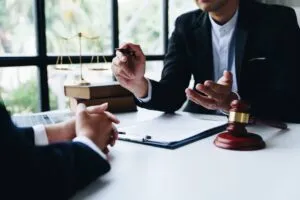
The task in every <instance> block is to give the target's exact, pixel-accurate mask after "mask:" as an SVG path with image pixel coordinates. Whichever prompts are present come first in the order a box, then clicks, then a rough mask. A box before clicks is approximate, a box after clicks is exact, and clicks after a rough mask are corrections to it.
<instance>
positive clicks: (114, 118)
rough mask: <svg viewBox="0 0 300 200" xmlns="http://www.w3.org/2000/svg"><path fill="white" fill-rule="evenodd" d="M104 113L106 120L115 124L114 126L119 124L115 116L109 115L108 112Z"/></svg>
mask: <svg viewBox="0 0 300 200" xmlns="http://www.w3.org/2000/svg"><path fill="white" fill-rule="evenodd" d="M104 113H105V114H106V116H107V118H108V119H109V120H110V121H111V122H113V123H115V124H119V123H120V120H119V119H118V118H117V117H116V116H115V115H113V114H112V113H110V112H108V111H105V112H104Z"/></svg>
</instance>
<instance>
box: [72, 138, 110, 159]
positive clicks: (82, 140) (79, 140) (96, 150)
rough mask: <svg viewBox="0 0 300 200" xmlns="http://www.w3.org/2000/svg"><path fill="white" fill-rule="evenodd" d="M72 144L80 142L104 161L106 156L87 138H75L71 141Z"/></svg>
mask: <svg viewBox="0 0 300 200" xmlns="http://www.w3.org/2000/svg"><path fill="white" fill-rule="evenodd" d="M73 141H74V142H81V143H83V144H85V145H87V146H88V147H90V148H91V149H93V150H94V151H95V152H96V153H98V154H99V155H100V156H101V157H102V158H104V159H106V155H105V154H104V153H103V152H102V151H101V150H100V149H99V148H98V147H97V145H96V144H95V143H94V142H93V141H92V140H90V139H89V138H88V137H85V136H77V137H76V138H74V139H73Z"/></svg>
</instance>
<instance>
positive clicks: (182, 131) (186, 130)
mask: <svg viewBox="0 0 300 200" xmlns="http://www.w3.org/2000/svg"><path fill="white" fill-rule="evenodd" d="M227 122H228V121H213V120H203V119H197V118H194V117H191V116H189V115H183V114H163V115H161V116H159V117H156V118H155V119H152V120H148V121H143V122H139V123H138V124H135V125H131V126H126V127H119V128H118V131H119V132H125V134H119V137H120V138H121V139H129V140H130V139H131V140H137V141H143V140H149V141H153V142H160V143H171V142H178V141H182V140H184V139H187V138H190V137H192V136H195V135H198V134H200V133H202V132H204V131H207V130H210V129H212V128H215V127H219V126H222V125H225V124H226V123H227Z"/></svg>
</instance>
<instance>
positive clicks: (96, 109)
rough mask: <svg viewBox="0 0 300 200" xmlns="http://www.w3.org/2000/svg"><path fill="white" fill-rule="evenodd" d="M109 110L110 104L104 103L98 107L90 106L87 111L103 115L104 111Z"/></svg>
mask: <svg viewBox="0 0 300 200" xmlns="http://www.w3.org/2000/svg"><path fill="white" fill-rule="evenodd" d="M107 108H108V103H103V104H101V105H97V106H89V107H87V109H86V110H87V111H88V113H90V114H98V113H102V112H104V111H106V110H107Z"/></svg>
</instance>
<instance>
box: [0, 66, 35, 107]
mask: <svg viewBox="0 0 300 200" xmlns="http://www.w3.org/2000/svg"><path fill="white" fill-rule="evenodd" d="M37 80H38V79H37V68H36V67H5V68H0V94H1V96H2V98H3V102H4V104H5V105H6V108H7V109H8V110H9V111H10V112H11V113H32V112H38V105H39V102H38V99H39V92H38V85H37V84H38V83H37Z"/></svg>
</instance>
